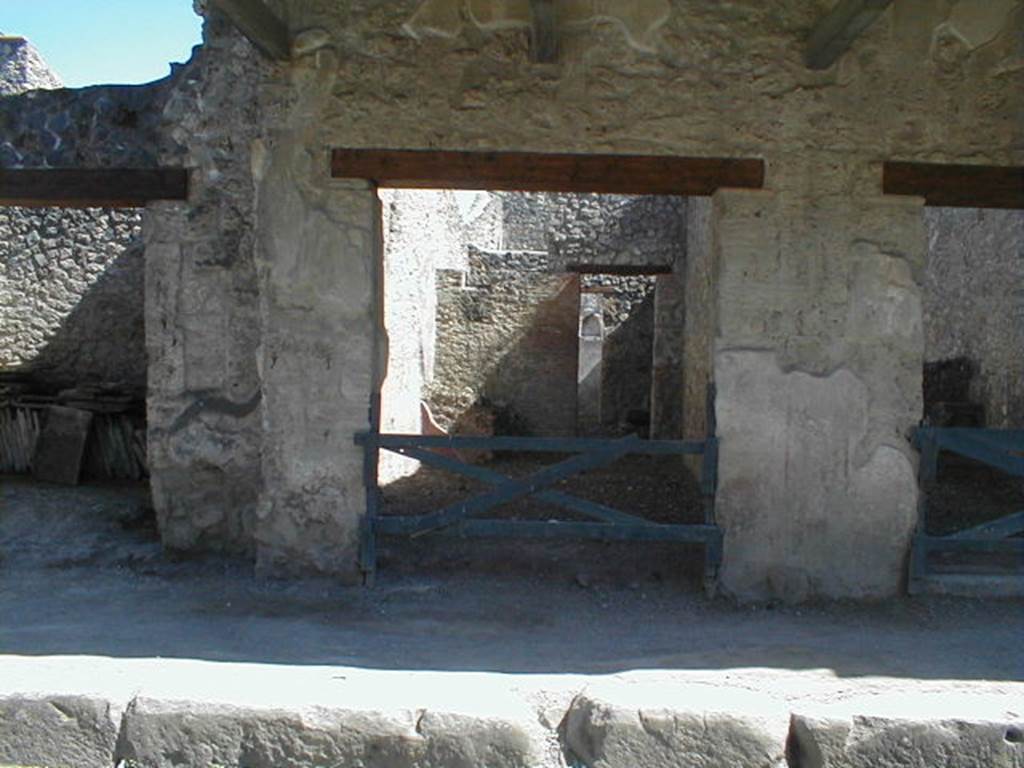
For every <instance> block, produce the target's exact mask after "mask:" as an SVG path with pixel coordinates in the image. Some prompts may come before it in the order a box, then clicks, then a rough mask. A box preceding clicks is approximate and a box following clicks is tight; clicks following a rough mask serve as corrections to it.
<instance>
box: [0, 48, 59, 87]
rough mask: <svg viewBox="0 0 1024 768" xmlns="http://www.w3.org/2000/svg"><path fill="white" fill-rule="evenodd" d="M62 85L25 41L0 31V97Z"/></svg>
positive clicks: (37, 53)
mask: <svg viewBox="0 0 1024 768" xmlns="http://www.w3.org/2000/svg"><path fill="white" fill-rule="evenodd" d="M63 85H64V83H63V82H61V79H60V76H59V75H58V74H57V73H56V72H54V71H53V70H52V69H50V67H49V65H48V64H47V63H46V61H45V60H44V59H43V57H42V56H40V55H39V51H37V50H36V49H35V47H34V46H33V45H32V44H31V43H29V42H28V40H26V39H25V38H23V37H17V36H14V37H12V36H8V35H5V34H3V33H2V32H0V96H10V95H12V94H15V93H23V92H24V91H31V90H34V89H37V88H60V87H62V86H63Z"/></svg>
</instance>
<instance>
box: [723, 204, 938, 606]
mask: <svg viewBox="0 0 1024 768" xmlns="http://www.w3.org/2000/svg"><path fill="white" fill-rule="evenodd" d="M711 250H712V258H713V259H714V260H715V262H716V263H715V271H716V275H717V308H716V312H715V322H716V326H715V335H714V346H713V362H714V379H715V385H716V388H717V397H716V401H715V411H716V418H717V431H718V436H719V439H720V463H719V487H718V495H717V499H716V507H717V516H718V521H719V523H720V524H721V525H722V527H723V528H724V529H725V557H724V565H723V569H722V573H721V584H722V586H723V587H724V588H725V589H726V590H727V591H729V592H731V593H733V594H735V595H737V596H741V597H748V598H749V597H753V598H786V599H794V600H799V599H802V598H804V597H806V596H809V595H826V596H831V597H839V596H851V597H866V596H879V595H888V594H893V593H895V592H896V591H897V590H898V589H899V588H900V585H901V582H902V574H903V572H904V569H905V557H906V551H907V545H908V542H909V537H910V535H911V533H912V531H913V528H914V524H915V520H916V503H917V481H916V471H915V470H916V456H915V454H914V452H913V451H912V449H911V447H910V444H909V442H908V437H909V435H910V433H911V431H912V429H913V428H914V427H915V426H916V424H917V422H918V420H919V419H920V416H921V409H922V402H921V366H922V364H923V349H924V343H923V342H924V339H923V330H922V319H921V293H922V289H921V282H922V280H923V272H924V250H925V239H924V222H923V217H922V208H921V202H920V201H919V200H914V199H912V198H910V199H901V198H883V197H877V198H874V199H870V198H861V199H858V200H849V199H845V198H840V197H834V196H827V195H825V196H822V197H819V198H816V199H814V200H808V199H804V198H801V197H793V196H790V195H789V194H787V193H786V192H781V193H777V192H768V191H758V192H755V191H749V192H748V191H739V190H720V191H719V192H718V193H717V194H716V195H715V197H714V199H713V207H712V216H711Z"/></svg>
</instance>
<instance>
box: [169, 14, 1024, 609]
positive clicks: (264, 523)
mask: <svg viewBox="0 0 1024 768" xmlns="http://www.w3.org/2000/svg"><path fill="white" fill-rule="evenodd" d="M286 5H287V18H288V21H289V24H290V26H291V27H292V29H293V30H295V31H300V30H307V29H312V28H320V29H322V30H323V32H324V33H325V38H326V40H327V41H328V43H327V45H326V46H324V47H321V48H319V49H317V50H315V51H312V52H307V53H306V54H305V55H300V56H299V57H298V58H297V59H296V60H295V62H294V63H293V64H292V65H290V66H289V67H280V68H276V69H273V70H264V71H259V72H244V73H241V74H244V76H245V78H246V79H251V80H252V81H254V82H258V83H263V85H264V87H262V88H261V89H260V93H259V102H260V103H267V102H270V103H271V105H277V108H276V111H275V110H274V109H272V110H271V111H270V112H268V113H267V116H266V117H265V118H259V119H257V120H256V121H255V124H258V125H262V126H263V128H264V129H265V131H266V132H267V133H268V134H272V136H273V140H272V141H268V142H267V143H266V144H265V145H264V147H263V150H262V151H263V152H264V153H265V155H266V158H265V159H263V160H262V161H261V163H260V165H261V167H266V168H270V169H274V170H273V171H272V172H268V173H267V175H266V176H265V178H264V181H262V182H261V183H260V185H259V188H260V190H261V200H260V208H259V210H260V211H261V214H260V216H258V217H256V219H255V221H256V234H257V240H258V242H259V243H260V245H259V248H260V252H261V253H262V256H260V258H259V262H258V263H259V268H258V270H257V271H258V273H259V275H260V278H259V280H258V281H256V286H257V291H256V295H257V296H258V300H259V306H260V315H259V322H258V324H257V327H258V328H259V331H260V333H261V335H262V337H261V340H260V342H259V345H258V348H259V354H258V355H256V358H257V359H258V360H259V361H260V363H259V364H260V366H261V372H262V377H263V401H262V404H261V406H260V408H259V409H257V410H258V412H259V413H260V414H261V416H260V417H259V418H260V419H261V426H260V431H261V434H262V436H263V449H262V452H261V466H262V475H263V482H264V484H265V490H264V491H263V492H262V495H261V497H260V503H259V506H258V513H257V518H258V523H257V524H256V528H257V531H258V532H257V535H256V538H257V540H258V541H259V545H258V548H259V551H260V552H261V553H262V554H261V556H260V559H261V562H272V563H280V564H283V565H287V566H289V567H305V568H314V569H322V570H333V571H339V572H343V573H350V572H351V570H350V569H351V567H352V564H353V563H354V558H355V555H354V550H355V535H354V534H355V531H356V530H357V528H358V525H359V519H360V516H361V515H362V512H363V509H364V507H363V495H362V488H361V478H360V466H361V452H360V451H359V450H358V449H357V448H356V447H354V446H353V445H352V444H351V436H352V433H353V432H354V431H357V430H358V429H360V428H362V427H363V426H365V424H366V406H367V403H368V401H369V397H370V394H371V393H372V392H373V391H374V390H375V388H376V386H377V385H379V376H380V375H381V373H382V371H383V364H382V362H380V360H379V354H377V352H378V350H377V348H376V347H375V341H374V339H376V338H377V335H378V334H379V333H380V325H381V323H380V316H379V311H380V306H379V301H377V297H378V295H379V292H380V290H381V286H380V282H379V276H375V274H374V266H373V265H375V264H377V263H378V261H377V259H378V255H379V252H378V249H379V229H378V228H377V225H376V224H375V223H374V221H375V215H376V211H375V202H374V201H375V200H376V198H375V197H373V195H372V193H370V192H369V191H368V190H362V189H359V188H351V189H349V188H343V187H341V186H339V185H342V184H343V182H330V181H327V180H324V179H322V178H321V176H320V174H325V173H326V167H327V149H328V148H329V147H331V146H348V147H395V148H426V147H430V148H438V149H470V150H534V151H570V152H600V153H621V152H643V153H654V154H658V153H664V154H672V155H727V156H730V155H732V156H759V157H763V158H765V160H766V163H767V169H768V174H767V181H766V183H767V188H768V190H770V191H769V192H765V193H762V194H763V195H767V197H762V196H759V195H754V197H753V198H752V199H748V198H746V197H744V196H743V195H742V194H740V195H739V196H736V197H731V196H730V194H729V193H723V194H722V196H721V197H720V198H719V199H718V200H716V203H715V205H716V211H715V213H714V216H713V219H714V223H713V227H712V231H713V232H714V233H715V235H714V237H712V239H711V246H712V249H711V250H712V252H713V253H715V254H717V260H718V262H719V264H720V267H721V268H726V267H728V268H731V266H734V265H738V264H741V263H744V262H749V263H750V264H751V265H752V266H756V267H757V269H758V270H759V272H758V275H760V277H757V278H756V279H755V278H754V277H744V276H743V275H742V270H741V271H740V272H739V273H732V272H730V273H729V274H728V275H727V276H724V277H723V278H722V281H721V287H720V288H719V291H718V293H719V295H718V296H717V297H716V299H715V301H716V303H717V308H716V315H715V317H716V318H717V322H718V323H719V324H722V327H716V328H715V331H714V334H715V339H716V343H715V347H714V358H713V360H714V367H715V378H716V380H717V384H718V387H719V404H718V405H719V407H718V418H719V422H720V435H721V436H722V440H723V453H722V480H723V490H722V493H723V497H722V504H721V507H720V516H721V520H722V522H723V525H724V526H725V527H726V530H727V537H728V539H727V544H726V567H725V571H724V573H723V578H724V579H725V582H726V584H727V586H728V588H729V589H731V590H732V591H734V592H735V593H737V594H740V595H747V596H757V595H766V594H781V595H784V596H790V597H792V596H802V595H807V594H816V593H817V594H830V595H880V594H889V593H891V592H892V591H894V590H895V589H896V588H897V587H898V582H899V569H898V567H897V563H898V561H900V560H901V558H902V556H903V553H904V551H905V545H906V534H907V533H908V532H909V526H910V519H911V518H912V510H913V502H914V498H915V492H914V490H913V488H914V483H913V459H912V455H911V454H910V449H909V446H908V444H907V429H908V427H909V426H910V425H912V424H913V423H914V421H916V418H917V417H918V416H919V414H920V402H919V399H920V369H921V362H922V359H921V358H922V350H923V341H922V337H921V331H920V304H919V298H920V291H919V283H920V279H921V278H920V267H921V264H920V263H919V262H920V257H921V254H922V246H921V243H922V242H923V235H922V234H921V230H920V222H921V212H920V209H919V208H916V207H915V204H907V205H904V204H896V203H889V202H888V201H884V200H880V199H879V190H880V173H879V162H880V161H881V160H882V159H885V158H897V159H911V160H912V159H927V160H930V161H940V162H941V161H948V162H979V163H980V162H986V163H997V164H1020V163H1021V162H1022V160H1024V150H1022V148H1021V147H1022V145H1021V123H1020V120H1019V116H1020V114H1021V113H1022V108H1024V70H1021V68H1020V67H1019V66H1018V63H1019V59H1020V55H1021V51H1020V36H1019V30H1020V29H1021V24H1022V13H1024V11H1022V9H1021V7H1020V5H1019V4H1015V5H1013V6H1012V7H1010V6H1004V5H1003V4H988V3H985V4H979V3H969V2H966V0H961V2H958V3H950V2H947V1H946V0H935V1H934V2H929V1H927V0H914V2H912V3H899V4H895V5H894V6H892V7H891V8H890V10H889V11H887V12H886V13H885V14H884V15H883V17H882V18H881V19H880V20H879V21H878V22H877V23H876V24H875V25H873V26H872V27H871V28H870V29H868V30H867V31H866V32H865V34H864V35H862V36H861V37H860V38H859V39H858V40H857V41H856V42H855V44H854V45H853V47H852V49H851V50H850V51H848V52H847V53H846V54H845V55H844V56H843V57H842V59H841V61H840V62H839V63H838V64H837V65H835V66H833V67H831V68H829V69H828V70H824V71H811V70H808V69H807V68H805V67H804V65H803V62H802V47H803V41H804V40H805V39H806V36H807V33H808V31H809V30H810V28H811V26H812V25H813V24H814V22H815V21H817V20H818V18H819V17H820V15H821V14H822V12H824V11H825V10H827V8H826V6H827V5H828V4H827V3H824V2H821V3H817V2H816V3H806V2H798V1H797V0H791V1H789V2H783V3H781V4H771V5H769V4H764V3H761V2H756V1H755V0H743V1H742V2H737V3H729V4H709V3H702V2H698V1H697V0H676V1H675V2H672V3H670V4H668V5H667V13H665V14H664V15H663V17H660V16H659V18H657V19H654V20H653V21H651V20H648V21H651V23H647V22H645V21H643V20H640V21H638V20H637V19H636V18H635V16H636V15H638V14H642V8H641V6H640V4H633V5H630V6H628V7H627V6H623V8H624V10H622V11H621V14H622V15H624V16H625V17H627V18H625V20H623V19H618V20H613V21H609V20H608V19H607V18H603V17H595V18H593V19H590V20H589V21H582V22H580V23H577V24H574V25H572V26H571V28H570V27H567V28H566V29H565V30H563V33H562V40H561V46H560V56H559V60H558V61H557V62H556V63H554V64H537V63H533V62H531V61H530V58H529V56H528V33H527V31H526V29H525V28H524V27H521V26H517V25H511V26H510V25H509V24H505V23H503V22H502V20H501V19H499V18H497V16H496V17H494V18H493V19H490V20H480V17H479V16H472V15H466V14H463V13H461V12H456V13H454V14H449V15H448V16H445V17H444V18H446V19H449V20H453V21H452V22H451V25H450V26H446V25H445V24H432V25H427V26H423V25H418V24H417V23H416V21H415V19H414V17H415V16H416V15H417V12H418V11H421V10H422V9H423V8H424V7H426V6H425V5H424V4H422V3H418V2H412V1H411V0H398V1H397V2H389V3H352V4H339V3H336V2H333V0H292V1H291V2H288V3H286ZM458 5H459V6H460V7H461V3H459V4H458ZM499 5H500V6H501V8H507V7H508V6H507V5H506V4H494V5H493V8H492V10H494V9H498V7H499ZM495 13H497V14H498V15H499V16H500V13H498V11H497V10H495ZM474 19H476V21H474ZM634 22H635V23H634ZM427 27H429V29H428V28H427ZM631 29H640V30H641V32H642V34H641V33H637V34H632V33H630V30H631ZM624 31H625V32H624ZM222 54H223V55H224V56H225V57H226V59H225V61H226V62H227V66H228V67H229V68H230V67H231V66H241V65H239V64H237V62H236V58H237V57H242V58H243V59H244V60H246V61H248V60H250V59H249V58H248V57H251V56H253V54H251V52H249V51H242V50H236V51H231V50H230V49H223V50H222ZM238 74H240V73H235V75H236V76H237V75H238ZM880 84H884V87H880ZM228 96H229V98H228V99H227V101H228V102H229V103H235V102H233V101H232V99H231V98H230V95H228ZM210 103H214V101H213V100H211V101H210ZM227 122H230V121H227ZM235 128H236V129H237V126H235ZM183 140H185V142H186V143H188V140H187V138H185V139H183ZM199 143H200V144H201V143H202V142H199ZM248 146H249V145H248V143H247V142H245V141H242V140H238V141H237V142H236V144H235V145H234V147H233V150H232V152H231V153H229V154H228V155H226V156H225V157H224V162H225V163H231V162H238V160H239V158H241V159H242V163H243V164H245V158H246V157H247V152H248V149H247V147H248ZM300 160H301V162H300ZM200 165H203V163H200ZM311 186H312V189H310V187H311ZM823 195H824V198H826V199H823ZM812 200H819V203H818V205H817V206H815V205H811V204H810V201H812ZM773 201H774V202H773ZM759 206H761V207H759ZM756 210H761V211H762V214H761V216H760V217H758V216H757V215H756ZM284 212H287V213H288V215H287V216H285V215H284ZM748 213H749V215H748ZM733 225H735V226H733ZM747 228H750V229H751V231H754V232H757V233H759V234H758V236H757V237H756V238H755V237H753V236H749V235H744V234H743V231H746V229H747ZM911 241H913V242H911ZM293 242H299V243H301V244H302V249H301V250H298V251H296V250H295V246H294V245H290V243H293ZM878 244H881V245H878ZM890 252H892V253H894V254H896V255H888V254H889V253H890ZM819 253H828V254H830V257H829V258H828V259H824V260H820V259H819V260H815V254H819ZM300 254H301V255H300ZM759 254H761V255H762V256H763V258H764V261H763V262H762V261H759V259H760V258H761V256H759ZM780 268H784V269H786V270H788V271H789V273H790V275H791V276H793V278H792V280H790V278H789V277H786V278H785V279H784V278H783V276H781V275H778V276H773V275H775V273H776V272H777V271H778V270H779V269H780ZM815 270H817V272H814V271H815ZM812 273H814V274H812ZM819 273H820V274H819ZM800 274H806V275H807V277H806V278H804V277H800V278H799V279H798V278H797V277H795V276H797V275H800ZM815 274H817V275H818V276H817V277H815V276H814V275H815ZM908 274H909V277H908ZM218 275H221V276H220V277H218ZM202 279H203V281H204V285H209V286H210V288H211V290H213V291H216V290H221V289H218V288H217V286H218V284H219V282H220V281H221V280H224V279H225V277H224V276H223V273H218V272H216V271H210V272H209V273H204V275H203V278H202ZM758 281H759V282H758ZM787 281H789V282H787ZM755 285H759V286H760V287H759V288H758V290H756V291H751V292H746V293H745V292H744V291H739V290H735V289H737V288H743V289H744V290H746V289H747V288H753V287H755ZM787 286H789V287H787ZM812 287H813V288H814V290H816V289H817V288H822V289H826V290H825V292H826V294H827V298H826V299H825V304H823V305H822V306H817V305H815V303H814V301H812V300H811V299H810V297H811V296H812V295H817V294H816V293H814V290H812ZM222 298H227V299H228V301H227V302H226V304H227V306H230V304H231V300H233V298H234V297H231V296H230V295H226V296H225V295H224V294H222ZM915 301H916V302H917V303H916V304H915ZM730 318H733V319H732V320H730ZM757 318H763V320H757ZM897 320H899V322H900V323H902V324H903V326H902V328H903V330H901V329H900V328H896V327H895V325H893V323H895V322H896V321H897ZM757 322H763V326H758V325H757V324H756V323H757ZM744 323H746V324H747V325H748V326H749V327H745V326H744ZM802 327H803V328H804V330H801V328H802ZM906 329H910V330H909V332H908V331H907V330H906ZM914 329H916V330H914ZM175 332H178V331H177V330H176V331H175ZM182 332H183V333H184V334H185V336H186V339H185V340H186V342H187V341H188V337H189V335H190V334H194V335H195V336H196V338H202V334H203V329H202V328H199V327H192V328H185V329H184V330H183V331H182ZM168 333H170V332H168ZM908 333H909V335H908ZM239 334H241V335H244V332H243V331H238V332H237V333H236V335H239ZM890 337H891V338H890ZM228 338H231V334H228ZM187 346H188V345H187V344H186V347H187ZM328 361H329V366H328ZM378 363H379V364H378ZM375 366H376V367H375ZM186 370H187V368H186ZM212 378H215V377H211V381H209V382H208V384H209V386H210V387H212V388H213V389H214V390H216V391H217V392H221V393H222V392H224V391H225V390H226V383H227V380H226V379H224V380H222V381H219V382H215V381H213V380H212ZM790 384H792V386H793V389H794V391H797V390H798V391H800V392H804V393H805V394H806V397H805V398H804V399H803V400H801V401H796V400H794V402H796V403H798V404H799V403H803V402H805V403H806V407H804V409H803V411H802V412H800V413H794V412H790V411H780V410H779V409H778V407H774V406H773V407H771V408H768V410H767V411H766V412H765V413H766V414H767V415H765V416H763V417H762V416H760V415H759V413H758V412H757V411H755V410H754V409H753V408H752V407H751V406H750V403H754V402H757V403H763V404H765V405H766V406H769V405H771V404H772V403H776V402H777V398H776V395H779V396H782V395H786V394H787V392H788V391H789V385H790ZM687 391H688V392H689V388H688V389H687ZM782 402H787V401H786V400H783V401H782ZM762 418H763V419H767V421H765V422H764V423H762V421H759V419H762ZM761 426H764V427H765V431H762V430H760V427H761ZM763 434H768V435H774V437H773V438H771V440H769V441H768V442H764V440H765V439H767V438H764V439H762V438H761V437H758V438H757V439H755V437H756V436H758V435H763ZM805 437H807V438H810V437H818V438H820V440H819V442H818V443H816V444H817V445H819V446H820V447H821V451H820V453H821V456H820V457H819V456H818V455H809V454H804V453H796V454H793V453H792V451H790V450H789V449H787V447H786V446H790V447H791V448H792V450H793V451H795V450H797V448H798V446H800V445H802V444H803V442H804V440H803V438H805ZM745 446H746V447H745ZM787 456H796V457H797V458H806V459H807V462H808V463H807V465H806V467H805V468H803V469H799V467H800V466H801V465H800V464H799V463H794V462H792V461H787V459H786V457H787ZM762 466H763V467H767V468H768V469H764V470H762V469H759V467H762ZM787 473H788V474H787ZM780 478H781V479H780ZM762 481H764V482H768V483H769V487H770V488H772V489H773V490H772V492H771V493H768V494H762V493H760V492H759V490H758V483H760V482H762ZM801 531H803V533H802V534H801ZM791 534H792V535H791ZM797 534H801V535H802V536H803V538H801V539H795V538H794V537H795V536H796V535H797ZM764 542H767V543H764ZM755 543H758V544H762V543H764V544H763V546H762V548H761V549H758V548H757V547H756V546H755Z"/></svg>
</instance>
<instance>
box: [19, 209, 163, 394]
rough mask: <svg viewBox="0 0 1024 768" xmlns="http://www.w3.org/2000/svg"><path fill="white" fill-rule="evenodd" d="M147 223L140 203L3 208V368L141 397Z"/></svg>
mask: <svg viewBox="0 0 1024 768" xmlns="http://www.w3.org/2000/svg"><path fill="white" fill-rule="evenodd" d="M141 231H142V215H141V213H140V212H139V211H137V210H114V209H103V210H100V209H62V208H15V207H6V208H0V372H2V373H5V374H17V377H18V378H19V379H22V380H24V381H25V382H27V383H29V385H30V386H32V387H33V389H34V390H37V391H49V392H53V393H55V392H57V391H58V390H61V389H66V388H71V387H74V386H76V385H83V384H85V385H90V384H91V385H97V384H106V385H111V386H115V387H117V388H118V389H119V390H121V391H122V392H124V393H126V394H130V395H134V396H135V397H137V398H139V400H141V399H142V398H144V397H145V392H146V356H145V349H144V341H143V334H144V331H143V308H142V303H143V254H142V252H143V246H142V242H141Z"/></svg>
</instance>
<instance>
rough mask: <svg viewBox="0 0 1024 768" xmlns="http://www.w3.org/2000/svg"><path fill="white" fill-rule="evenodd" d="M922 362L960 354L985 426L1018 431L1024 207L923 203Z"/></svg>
mask: <svg viewBox="0 0 1024 768" xmlns="http://www.w3.org/2000/svg"><path fill="white" fill-rule="evenodd" d="M925 225H926V229H927V236H928V256H927V260H926V268H925V281H924V329H925V360H926V361H928V362H932V361H938V360H948V359H951V358H959V357H966V358H968V359H970V360H972V361H973V362H974V364H975V366H976V368H977V374H976V375H975V377H974V378H973V380H972V382H971V387H972V391H971V393H970V396H971V400H972V401H974V402H977V403H981V404H982V405H983V406H984V408H985V422H986V426H989V427H995V428H1001V429H1022V428H1024V211H1000V210H983V209H977V208H929V209H927V210H926V211H925Z"/></svg>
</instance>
